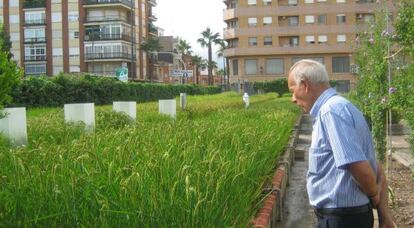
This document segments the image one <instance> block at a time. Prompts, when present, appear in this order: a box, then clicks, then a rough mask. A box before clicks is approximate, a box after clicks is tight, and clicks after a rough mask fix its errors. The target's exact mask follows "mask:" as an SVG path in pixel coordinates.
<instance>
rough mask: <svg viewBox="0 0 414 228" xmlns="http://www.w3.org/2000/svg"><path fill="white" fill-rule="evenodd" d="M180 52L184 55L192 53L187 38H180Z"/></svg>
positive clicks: (178, 47)
mask: <svg viewBox="0 0 414 228" xmlns="http://www.w3.org/2000/svg"><path fill="white" fill-rule="evenodd" d="M176 48H177V50H178V52H179V53H181V54H184V55H191V52H192V51H191V45H190V43H188V42H187V41H186V40H183V39H180V41H178V44H177V46H176Z"/></svg>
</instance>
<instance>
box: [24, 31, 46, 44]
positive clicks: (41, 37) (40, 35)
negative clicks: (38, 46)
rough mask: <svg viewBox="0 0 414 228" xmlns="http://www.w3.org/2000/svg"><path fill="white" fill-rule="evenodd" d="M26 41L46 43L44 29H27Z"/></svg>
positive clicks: (25, 33)
mask: <svg viewBox="0 0 414 228" xmlns="http://www.w3.org/2000/svg"><path fill="white" fill-rule="evenodd" d="M24 40H25V41H26V42H33V41H35V42H36V41H43V42H44V41H46V37H45V29H44V28H25V29H24Z"/></svg>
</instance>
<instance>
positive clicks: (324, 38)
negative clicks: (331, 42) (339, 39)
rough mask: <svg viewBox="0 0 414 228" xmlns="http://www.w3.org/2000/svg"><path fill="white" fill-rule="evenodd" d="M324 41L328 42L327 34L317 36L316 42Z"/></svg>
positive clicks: (323, 42) (321, 42) (322, 42)
mask: <svg viewBox="0 0 414 228" xmlns="http://www.w3.org/2000/svg"><path fill="white" fill-rule="evenodd" d="M326 42H328V36H327V35H320V36H318V43H320V44H325V43H326Z"/></svg>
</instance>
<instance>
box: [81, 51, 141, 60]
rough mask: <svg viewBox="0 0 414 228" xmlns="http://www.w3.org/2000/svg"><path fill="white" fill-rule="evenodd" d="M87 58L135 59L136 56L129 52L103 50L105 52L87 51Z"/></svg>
mask: <svg viewBox="0 0 414 228" xmlns="http://www.w3.org/2000/svg"><path fill="white" fill-rule="evenodd" d="M85 59H86V60H114V59H125V60H128V61H133V59H135V56H133V55H132V54H131V53H127V52H103V53H85Z"/></svg>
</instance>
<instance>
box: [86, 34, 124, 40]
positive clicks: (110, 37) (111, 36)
mask: <svg viewBox="0 0 414 228" xmlns="http://www.w3.org/2000/svg"><path fill="white" fill-rule="evenodd" d="M98 40H125V41H131V40H132V39H131V35H127V34H122V33H121V34H113V33H112V34H107V33H98V34H94V33H92V34H87V35H85V41H98Z"/></svg>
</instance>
